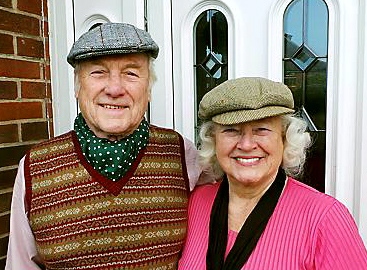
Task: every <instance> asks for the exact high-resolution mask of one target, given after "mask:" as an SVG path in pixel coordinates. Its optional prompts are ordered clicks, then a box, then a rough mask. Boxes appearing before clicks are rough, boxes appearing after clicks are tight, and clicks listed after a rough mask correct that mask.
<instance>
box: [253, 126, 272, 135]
mask: <svg viewBox="0 0 367 270" xmlns="http://www.w3.org/2000/svg"><path fill="white" fill-rule="evenodd" d="M254 131H255V133H257V134H260V135H261V134H267V133H269V132H271V130H270V129H268V128H266V127H259V128H256V129H255V130H254Z"/></svg>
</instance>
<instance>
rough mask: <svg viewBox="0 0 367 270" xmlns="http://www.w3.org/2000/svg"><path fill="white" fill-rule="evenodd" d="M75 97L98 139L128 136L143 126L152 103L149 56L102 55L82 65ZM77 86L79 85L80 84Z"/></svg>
mask: <svg viewBox="0 0 367 270" xmlns="http://www.w3.org/2000/svg"><path fill="white" fill-rule="evenodd" d="M76 76H78V80H79V88H78V89H76V93H75V96H76V98H77V99H78V102H79V106H80V110H81V112H82V114H83V116H84V118H85V121H86V122H87V124H88V126H89V127H90V129H91V130H92V131H93V132H94V133H95V135H96V136H97V137H100V138H108V137H109V135H113V136H118V137H120V136H121V137H125V136H126V135H128V134H131V133H132V132H133V131H134V130H135V129H136V128H137V127H138V126H139V124H140V122H141V120H142V118H143V117H144V113H145V111H146V110H147V106H148V102H149V100H150V90H149V89H148V88H149V58H148V56H147V55H146V54H141V53H137V54H126V55H125V54H122V55H111V56H101V57H98V58H95V59H92V60H88V61H83V62H81V63H80V66H79V70H78V72H77V75H76ZM77 87H78V85H77Z"/></svg>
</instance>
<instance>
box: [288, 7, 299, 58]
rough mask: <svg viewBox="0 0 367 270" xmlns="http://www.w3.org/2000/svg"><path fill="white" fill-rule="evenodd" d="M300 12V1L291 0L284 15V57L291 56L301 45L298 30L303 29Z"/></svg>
mask: <svg viewBox="0 0 367 270" xmlns="http://www.w3.org/2000/svg"><path fill="white" fill-rule="evenodd" d="M302 13H303V6H302V1H293V2H292V3H291V4H290V5H289V6H288V8H287V15H286V16H285V17H284V38H285V39H286V40H285V41H286V42H285V46H284V53H285V57H292V55H293V54H294V53H295V52H296V51H297V49H298V48H299V47H300V46H301V45H302V35H300V31H301V32H302V31H303V23H302V20H303V16H302Z"/></svg>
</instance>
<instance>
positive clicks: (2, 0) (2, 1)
mask: <svg viewBox="0 0 367 270" xmlns="http://www.w3.org/2000/svg"><path fill="white" fill-rule="evenodd" d="M11 1H12V0H0V6H1V7H7V8H11V7H12V2H11Z"/></svg>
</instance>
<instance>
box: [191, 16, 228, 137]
mask: <svg viewBox="0 0 367 270" xmlns="http://www.w3.org/2000/svg"><path fill="white" fill-rule="evenodd" d="M194 44H195V48H194V55H195V64H194V70H195V84H196V85H195V90H196V104H195V106H196V107H195V112H196V113H195V115H196V119H195V131H197V127H198V124H199V123H198V117H197V111H198V108H199V103H200V101H201V99H202V97H203V96H204V95H205V94H206V93H207V92H208V91H209V90H211V89H212V88H213V87H215V86H217V85H218V84H220V83H222V82H224V81H226V80H227V79H228V24H227V19H226V17H225V16H224V14H223V13H221V12H220V11H218V10H215V9H210V10H206V11H204V12H203V13H201V14H200V15H199V17H198V18H197V20H196V22H195V25H194ZM195 134H197V132H195Z"/></svg>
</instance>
